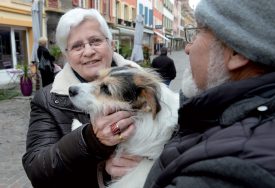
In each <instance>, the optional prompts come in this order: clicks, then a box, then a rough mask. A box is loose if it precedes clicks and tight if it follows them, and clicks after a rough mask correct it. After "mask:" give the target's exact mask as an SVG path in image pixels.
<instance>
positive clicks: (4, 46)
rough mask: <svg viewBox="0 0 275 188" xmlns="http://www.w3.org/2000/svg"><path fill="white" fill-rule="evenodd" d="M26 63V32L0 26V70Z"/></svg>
mask: <svg viewBox="0 0 275 188" xmlns="http://www.w3.org/2000/svg"><path fill="white" fill-rule="evenodd" d="M23 62H28V48H27V31H26V29H24V28H13V27H3V26H2V27H1V26H0V70H3V69H10V68H15V66H16V65H17V64H22V63H23Z"/></svg>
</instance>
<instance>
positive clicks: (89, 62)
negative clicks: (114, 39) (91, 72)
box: [84, 60, 99, 65]
mask: <svg viewBox="0 0 275 188" xmlns="http://www.w3.org/2000/svg"><path fill="white" fill-rule="evenodd" d="M98 62H99V60H94V61H87V62H85V63H84V65H90V64H96V63H98Z"/></svg>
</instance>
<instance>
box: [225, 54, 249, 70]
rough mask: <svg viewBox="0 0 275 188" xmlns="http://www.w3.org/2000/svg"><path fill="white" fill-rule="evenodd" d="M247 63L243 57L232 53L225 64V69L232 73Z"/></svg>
mask: <svg viewBox="0 0 275 188" xmlns="http://www.w3.org/2000/svg"><path fill="white" fill-rule="evenodd" d="M248 63H249V60H248V59H247V58H246V57H244V56H243V55H241V54H238V53H235V52H233V53H232V56H231V57H230V59H229V61H228V63H227V68H228V70H230V71H232V70H235V69H238V68H241V67H243V66H245V65H247V64H248Z"/></svg>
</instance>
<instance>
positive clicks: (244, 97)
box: [144, 73, 275, 188]
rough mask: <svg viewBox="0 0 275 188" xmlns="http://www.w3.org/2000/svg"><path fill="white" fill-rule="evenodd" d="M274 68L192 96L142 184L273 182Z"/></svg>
mask: <svg viewBox="0 0 275 188" xmlns="http://www.w3.org/2000/svg"><path fill="white" fill-rule="evenodd" d="M274 80H275V73H270V74H266V75H264V76H260V77H255V78H251V79H247V80H242V81H237V82H231V83H227V84H223V85H221V86H219V87H216V88H213V89H211V90H209V91H207V92H205V93H203V94H202V95H200V96H198V97H195V98H191V99H189V100H187V101H185V102H184V103H183V104H182V107H181V108H180V110H179V125H180V128H179V131H178V133H177V134H176V136H175V137H174V138H173V139H172V140H171V141H170V142H169V143H168V144H167V145H166V146H165V149H164V151H163V153H162V154H161V156H160V158H159V160H157V162H156V163H155V164H154V166H153V167H152V169H151V172H150V174H149V175H148V178H147V181H146V184H145V186H144V187H145V188H149V187H150V188H153V187H154V188H156V187H157V188H159V187H186V188H188V187H195V188H197V187H199V188H208V187H211V188H212V187H217V188H221V187H249V188H252V187H265V188H267V187H270V188H271V187H275V144H274V143H275V82H274Z"/></svg>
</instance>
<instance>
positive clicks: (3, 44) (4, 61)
mask: <svg viewBox="0 0 275 188" xmlns="http://www.w3.org/2000/svg"><path fill="white" fill-rule="evenodd" d="M9 68H13V61H12V47H11V32H10V28H6V27H0V69H9Z"/></svg>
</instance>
